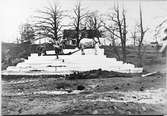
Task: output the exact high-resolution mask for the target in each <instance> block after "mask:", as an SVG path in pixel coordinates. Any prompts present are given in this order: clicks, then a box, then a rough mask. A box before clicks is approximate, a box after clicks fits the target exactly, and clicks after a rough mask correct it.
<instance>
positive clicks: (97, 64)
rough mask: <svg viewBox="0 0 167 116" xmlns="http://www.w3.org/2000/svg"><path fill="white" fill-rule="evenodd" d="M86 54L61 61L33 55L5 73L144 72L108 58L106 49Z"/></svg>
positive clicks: (50, 57) (52, 57)
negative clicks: (99, 70)
mask: <svg viewBox="0 0 167 116" xmlns="http://www.w3.org/2000/svg"><path fill="white" fill-rule="evenodd" d="M69 51H72V50H64V52H69ZM73 51H74V50H73ZM84 52H85V55H81V51H78V52H76V53H74V54H72V55H60V56H59V59H56V56H54V55H49V56H38V55H37V54H36V53H33V54H31V56H29V57H28V59H27V60H25V61H24V62H22V63H19V64H17V66H9V67H8V68H7V70H6V71H4V73H6V74H9V72H10V73H15V74H28V75H35V74H60V75H61V74H71V73H73V72H75V71H79V72H82V71H90V70H96V69H102V70H106V71H117V72H122V73H141V72H142V71H143V68H137V67H135V66H134V65H133V64H129V63H123V62H122V61H117V59H116V58H107V57H106V56H105V55H104V49H99V50H98V52H97V53H98V54H97V55H95V50H94V49H85V50H84ZM47 53H49V54H52V53H53V54H54V51H47Z"/></svg>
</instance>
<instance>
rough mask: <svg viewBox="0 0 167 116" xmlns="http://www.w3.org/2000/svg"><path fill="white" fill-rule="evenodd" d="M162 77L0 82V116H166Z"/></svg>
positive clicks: (159, 74) (166, 106) (30, 79)
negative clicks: (32, 115) (25, 115)
mask: <svg viewBox="0 0 167 116" xmlns="http://www.w3.org/2000/svg"><path fill="white" fill-rule="evenodd" d="M165 85H166V76H165V74H162V73H157V74H155V75H152V76H148V77H141V76H140V75H137V76H133V77H111V78H105V77H104V78H102V77H101V78H96V79H74V80H67V79H64V78H55V77H51V78H24V77H23V78H21V79H2V114H3V115H6V114H7V115H8V114H9V115H10V114H15V115H18V114H19V115H23V114H114V115H115V114H127V115H133V114H137V115H138V114H142V115H143V114H167V110H166V109H167V101H166V100H167V99H165V98H167V97H166V96H167V90H166V89H165Z"/></svg>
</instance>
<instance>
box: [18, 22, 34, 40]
mask: <svg viewBox="0 0 167 116" xmlns="http://www.w3.org/2000/svg"><path fill="white" fill-rule="evenodd" d="M20 35H21V38H20V40H19V41H20V42H21V43H24V42H28V43H31V41H32V40H34V39H35V30H34V27H33V26H32V25H31V24H29V23H26V24H23V25H22V26H21V28H20Z"/></svg>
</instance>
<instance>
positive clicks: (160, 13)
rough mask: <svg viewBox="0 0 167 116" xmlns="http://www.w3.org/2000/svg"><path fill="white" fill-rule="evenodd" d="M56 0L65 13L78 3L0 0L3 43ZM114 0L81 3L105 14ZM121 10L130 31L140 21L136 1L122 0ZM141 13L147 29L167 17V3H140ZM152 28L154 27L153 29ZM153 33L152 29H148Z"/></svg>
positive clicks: (45, 0)
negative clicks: (125, 16)
mask: <svg viewBox="0 0 167 116" xmlns="http://www.w3.org/2000/svg"><path fill="white" fill-rule="evenodd" d="M52 1H56V2H57V3H58V4H60V5H61V7H62V9H64V10H72V9H73V7H74V5H75V4H76V3H77V2H76V0H1V1H0V12H1V13H0V17H1V18H0V38H1V40H2V41H6V42H13V41H15V40H16V38H17V37H18V36H19V26H20V25H21V24H23V23H25V22H29V21H31V20H32V19H31V17H32V16H33V15H35V13H36V10H38V9H42V8H43V7H45V6H48V3H49V2H50V3H52ZM114 2H116V0H82V1H81V3H82V5H83V7H84V8H86V9H89V10H92V11H93V10H98V11H99V13H102V14H107V13H109V12H111V11H112V9H113V5H114ZM119 3H120V7H123V6H124V7H125V9H126V11H127V21H128V22H127V23H128V28H129V30H133V28H134V24H136V22H137V21H138V18H139V7H138V6H139V1H137V0H128V1H127V0H121V1H119ZM141 4H142V10H143V22H144V25H145V26H147V27H150V28H152V27H154V26H155V25H157V24H158V23H160V21H162V20H163V19H165V18H167V2H166V1H164V0H161V1H158V0H157V1H156V0H154V1H151V0H147V1H144V0H142V1H141ZM152 29H153V28H152ZM150 31H152V30H150ZM146 36H147V40H150V39H151V38H152V34H151V32H150V33H148V34H147V35H146Z"/></svg>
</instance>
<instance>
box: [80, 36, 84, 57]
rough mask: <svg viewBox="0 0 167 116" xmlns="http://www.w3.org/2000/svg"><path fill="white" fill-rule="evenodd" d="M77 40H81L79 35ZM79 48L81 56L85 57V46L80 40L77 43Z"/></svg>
mask: <svg viewBox="0 0 167 116" xmlns="http://www.w3.org/2000/svg"><path fill="white" fill-rule="evenodd" d="M79 40H81V34H79ZM79 48H80V49H81V55H85V52H84V49H85V45H84V43H82V40H81V41H80V43H79Z"/></svg>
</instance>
